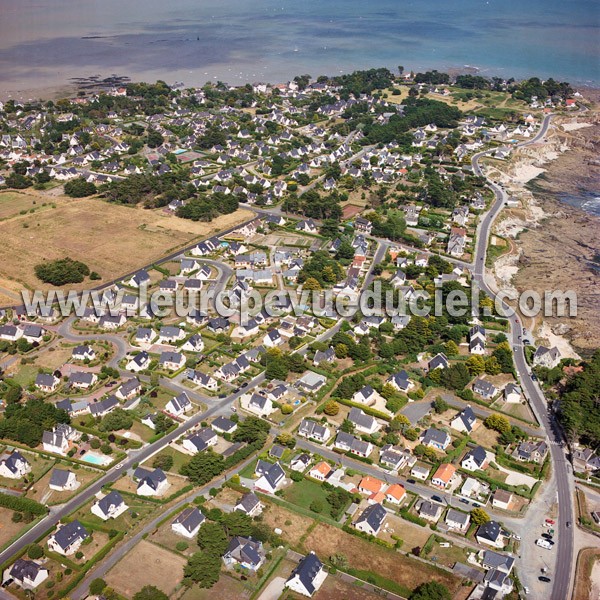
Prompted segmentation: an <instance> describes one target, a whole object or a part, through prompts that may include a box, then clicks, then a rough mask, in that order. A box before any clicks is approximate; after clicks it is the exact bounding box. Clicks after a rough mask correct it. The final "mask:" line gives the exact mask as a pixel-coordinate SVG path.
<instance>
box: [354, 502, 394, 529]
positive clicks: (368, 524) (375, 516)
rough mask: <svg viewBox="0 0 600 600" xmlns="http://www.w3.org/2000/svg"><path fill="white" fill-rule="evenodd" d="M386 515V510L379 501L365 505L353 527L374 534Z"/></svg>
mask: <svg viewBox="0 0 600 600" xmlns="http://www.w3.org/2000/svg"><path fill="white" fill-rule="evenodd" d="M386 517H387V511H386V510H385V508H383V506H382V505H381V504H379V503H376V504H371V505H370V506H367V508H365V510H363V512H362V513H361V515H360V517H358V519H357V520H356V522H355V523H354V527H356V529H358V530H359V531H362V532H363V533H367V534H369V535H374V536H376V535H377V534H378V533H379V532H380V531H381V527H382V525H383V522H384V521H385V518H386Z"/></svg>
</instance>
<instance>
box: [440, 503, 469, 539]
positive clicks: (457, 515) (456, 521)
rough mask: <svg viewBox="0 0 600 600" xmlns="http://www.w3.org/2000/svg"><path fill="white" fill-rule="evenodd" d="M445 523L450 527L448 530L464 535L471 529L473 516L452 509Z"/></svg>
mask: <svg viewBox="0 0 600 600" xmlns="http://www.w3.org/2000/svg"><path fill="white" fill-rule="evenodd" d="M445 521H446V525H448V529H450V530H454V531H460V532H461V533H464V532H465V531H466V530H467V528H468V527H469V522H470V521H471V516H470V515H469V514H467V513H464V512H462V511H460V510H456V509H454V508H451V509H450V510H448V514H447V515H446V519H445Z"/></svg>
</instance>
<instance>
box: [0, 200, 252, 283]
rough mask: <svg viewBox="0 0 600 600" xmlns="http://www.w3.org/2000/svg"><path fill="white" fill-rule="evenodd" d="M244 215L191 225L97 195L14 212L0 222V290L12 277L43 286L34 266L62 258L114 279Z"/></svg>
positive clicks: (238, 212)
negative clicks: (1, 249)
mask: <svg viewBox="0 0 600 600" xmlns="http://www.w3.org/2000/svg"><path fill="white" fill-rule="evenodd" d="M250 216H251V213H250V212H249V211H247V210H243V209H240V210H238V211H236V212H235V213H232V214H230V215H223V216H221V217H219V218H217V219H215V220H214V221H213V222H212V223H200V222H198V223H195V222H193V221H188V220H184V219H179V218H178V217H175V216H174V215H169V214H166V213H165V212H163V211H160V210H144V209H142V208H131V207H127V206H120V205H116V204H109V203H107V202H104V201H102V200H99V199H97V198H88V199H84V200H63V201H60V202H58V203H57V205H56V208H54V209H50V210H45V211H43V212H36V213H34V214H26V215H18V214H17V216H13V217H12V218H10V219H7V220H5V221H3V222H0V236H2V239H3V240H4V246H5V247H7V248H11V252H10V253H9V254H7V255H5V256H3V261H2V265H1V266H0V289H1V288H7V289H13V288H14V285H13V283H11V282H15V281H17V282H19V283H21V284H24V285H25V286H28V287H30V288H41V289H45V288H44V286H43V285H42V284H41V282H40V281H38V279H37V278H36V277H35V274H34V271H33V269H34V267H35V265H37V264H38V263H41V262H42V261H44V260H53V259H56V258H64V257H65V256H69V257H71V258H74V259H77V260H81V261H83V262H85V263H86V264H87V265H88V266H89V268H90V269H91V270H93V271H97V272H98V273H100V275H101V276H102V278H103V280H104V281H107V280H110V279H114V278H117V277H119V276H120V275H124V274H126V273H129V272H131V271H134V270H135V269H137V268H139V267H142V266H144V265H146V264H148V263H151V262H153V261H156V260H159V259H160V258H161V257H162V256H164V255H165V254H168V253H170V252H174V251H176V250H177V249H179V248H181V247H183V246H185V245H189V244H191V243H192V242H193V241H194V240H195V239H198V238H200V237H204V236H209V235H212V234H214V233H216V232H218V231H220V230H222V229H225V228H227V227H231V226H233V225H235V224H237V223H241V222H243V221H245V220H247V219H248V218H249V217H250ZM67 232H68V235H67ZM88 285H89V282H87V283H86V282H84V283H81V284H79V285H77V286H73V287H74V288H76V289H82V288H85V287H86V286H88ZM45 287H46V288H47V287H48V286H45Z"/></svg>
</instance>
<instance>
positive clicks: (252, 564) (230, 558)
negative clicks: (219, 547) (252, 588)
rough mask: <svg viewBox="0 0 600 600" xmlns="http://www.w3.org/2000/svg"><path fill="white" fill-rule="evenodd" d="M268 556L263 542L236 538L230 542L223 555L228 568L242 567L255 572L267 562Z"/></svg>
mask: <svg viewBox="0 0 600 600" xmlns="http://www.w3.org/2000/svg"><path fill="white" fill-rule="evenodd" d="M265 559H266V554H265V550H264V548H263V545H262V542H259V541H258V540H255V539H254V538H252V537H241V536H236V537H234V538H232V540H231V541H230V542H229V546H228V547H227V550H226V551H225V554H224V555H223V562H224V563H225V564H226V565H227V566H231V565H240V566H241V567H242V568H243V569H247V570H248V571H252V572H255V571H257V570H258V569H259V568H260V567H261V566H262V565H263V564H264V562H265Z"/></svg>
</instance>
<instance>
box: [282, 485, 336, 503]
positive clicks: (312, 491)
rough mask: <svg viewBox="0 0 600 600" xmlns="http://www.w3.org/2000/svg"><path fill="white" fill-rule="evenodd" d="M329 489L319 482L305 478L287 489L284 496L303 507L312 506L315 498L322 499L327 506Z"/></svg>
mask: <svg viewBox="0 0 600 600" xmlns="http://www.w3.org/2000/svg"><path fill="white" fill-rule="evenodd" d="M327 493H328V492H327V490H326V489H325V488H324V487H323V486H322V485H321V484H319V483H316V482H314V481H309V480H308V479H303V480H302V481H299V482H297V483H294V484H293V485H292V486H291V487H289V488H287V489H286V490H285V494H284V498H285V499H286V500H287V501H288V502H291V503H292V504H297V505H298V506H301V507H302V508H310V505H311V503H312V502H313V501H314V500H320V501H322V503H323V506H324V507H327V506H328V504H327Z"/></svg>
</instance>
